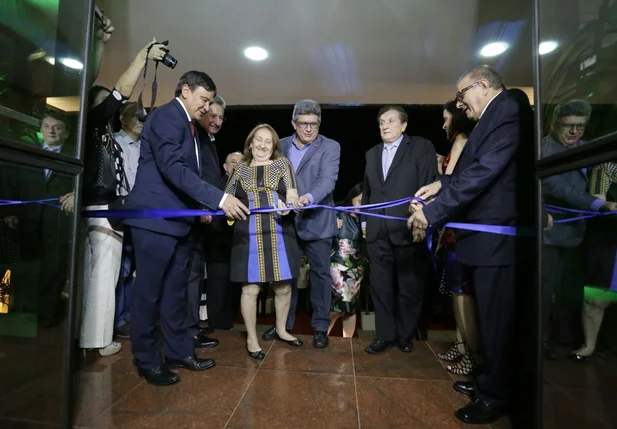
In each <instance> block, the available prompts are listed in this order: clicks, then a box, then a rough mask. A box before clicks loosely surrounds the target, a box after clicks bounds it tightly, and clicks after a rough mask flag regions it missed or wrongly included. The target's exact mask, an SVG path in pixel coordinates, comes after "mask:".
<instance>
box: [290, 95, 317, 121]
mask: <svg viewBox="0 0 617 429" xmlns="http://www.w3.org/2000/svg"><path fill="white" fill-rule="evenodd" d="M300 115H317V117H318V118H319V121H320V122H321V107H320V106H319V103H317V102H316V101H315V100H310V99H308V98H307V99H305V100H300V101H298V102H297V103H296V105H295V106H294V112H293V114H292V115H291V118H292V119H293V120H294V121H297V120H298V116H300Z"/></svg>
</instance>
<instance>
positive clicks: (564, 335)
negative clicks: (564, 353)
mask: <svg viewBox="0 0 617 429" xmlns="http://www.w3.org/2000/svg"><path fill="white" fill-rule="evenodd" d="M579 250H580V249H579V248H576V247H574V248H570V247H558V246H550V245H544V246H543V247H542V337H543V338H542V339H543V341H549V340H551V339H553V338H551V334H552V329H551V328H552V326H553V323H552V320H551V314H553V315H554V318H555V320H556V322H557V323H558V326H559V335H558V338H554V339H555V340H559V341H562V342H566V343H573V342H576V340H578V339H582V338H579V337H582V332H581V327H580V325H581V308H582V305H583V295H584V288H583V283H584V279H583V278H582V275H581V273H580V267H581V264H580V262H579V261H580V260H581V259H579V258H577V256H579ZM553 295H554V296H555V303H554V305H553ZM551 310H552V311H551Z"/></svg>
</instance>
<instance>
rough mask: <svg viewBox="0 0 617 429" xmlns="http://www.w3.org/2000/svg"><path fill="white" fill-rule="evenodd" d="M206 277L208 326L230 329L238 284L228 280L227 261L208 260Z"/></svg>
mask: <svg viewBox="0 0 617 429" xmlns="http://www.w3.org/2000/svg"><path fill="white" fill-rule="evenodd" d="M207 267H208V278H207V279H206V308H207V309H208V326H210V327H211V328H213V329H231V328H233V327H234V321H235V318H236V314H237V312H238V304H239V303H240V296H239V292H240V286H238V285H236V284H233V285H232V284H231V283H230V281H229V274H230V272H229V261H216V262H208V263H207Z"/></svg>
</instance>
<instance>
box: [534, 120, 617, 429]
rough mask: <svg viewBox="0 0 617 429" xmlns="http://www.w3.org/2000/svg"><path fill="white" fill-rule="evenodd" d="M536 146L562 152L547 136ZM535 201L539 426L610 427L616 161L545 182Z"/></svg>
mask: <svg viewBox="0 0 617 429" xmlns="http://www.w3.org/2000/svg"><path fill="white" fill-rule="evenodd" d="M570 125H572V124H570ZM573 127H575V126H574V125H572V126H571V127H570V129H571V128H573ZM542 145H543V149H546V152H545V153H546V154H552V153H555V152H556V151H563V150H568V147H567V145H566V144H564V143H563V142H560V141H559V140H558V139H557V138H553V137H552V136H547V137H545V139H544V140H543V141H542ZM573 146H574V145H572V147H573ZM542 196H543V200H544V203H545V204H547V205H548V206H547V210H548V212H549V214H550V215H551V216H552V217H553V226H552V228H550V229H549V230H547V231H545V233H544V237H543V248H542V291H543V309H542V313H543V340H544V346H543V354H544V379H545V387H544V423H545V427H549V428H550V427H560V428H579V427H592V425H593V426H596V425H597V426H599V427H615V426H616V425H617V414H615V412H614V408H613V407H612V406H609V405H608V404H609V403H614V402H613V401H614V395H615V393H617V384H616V383H617V337H616V336H615V335H614V332H615V331H614V328H615V324H616V322H617V306H611V303H613V302H616V301H617V264H616V260H617V160H613V161H612V162H606V163H602V164H599V165H590V166H588V167H586V168H582V169H580V170H572V171H568V172H566V173H562V174H558V175H555V176H551V177H548V178H545V179H544V180H543V183H542Z"/></svg>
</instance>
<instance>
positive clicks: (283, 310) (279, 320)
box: [272, 281, 296, 341]
mask: <svg viewBox="0 0 617 429" xmlns="http://www.w3.org/2000/svg"><path fill="white" fill-rule="evenodd" d="M272 289H274V310H275V311H276V334H277V335H278V336H279V338H280V339H281V340H285V341H293V340H295V339H296V337H294V336H293V335H290V334H288V333H287V329H285V325H286V324H287V317H288V316H289V305H290V304H291V282H290V281H282V282H274V283H272Z"/></svg>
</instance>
